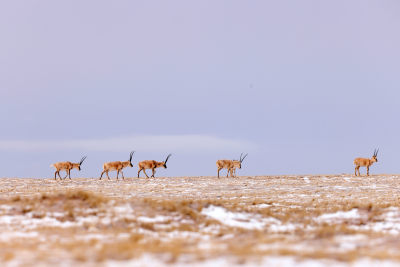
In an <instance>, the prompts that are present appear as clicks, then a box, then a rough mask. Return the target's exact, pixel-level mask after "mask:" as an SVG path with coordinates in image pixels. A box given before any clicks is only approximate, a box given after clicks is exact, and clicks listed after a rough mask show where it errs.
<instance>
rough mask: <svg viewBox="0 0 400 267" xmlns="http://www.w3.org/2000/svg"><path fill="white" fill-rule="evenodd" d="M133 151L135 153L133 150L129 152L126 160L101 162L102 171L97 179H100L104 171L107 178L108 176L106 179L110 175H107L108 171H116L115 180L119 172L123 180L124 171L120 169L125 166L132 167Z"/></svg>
mask: <svg viewBox="0 0 400 267" xmlns="http://www.w3.org/2000/svg"><path fill="white" fill-rule="evenodd" d="M133 153H135V151H132V152H131V154H130V156H129V160H127V161H112V162H106V163H104V164H103V172H102V173H101V175H100V179H99V180H101V178H102V177H103V174H104V173H106V174H107V178H108V180H110V176H108V172H109V171H117V180H118V175H119V173H120V172H121V173H122V178H123V179H124V180H125V177H124V172H123V171H122V169H123V168H126V167H131V168H132V167H133V165H132V157H133Z"/></svg>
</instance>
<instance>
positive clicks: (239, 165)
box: [230, 153, 248, 177]
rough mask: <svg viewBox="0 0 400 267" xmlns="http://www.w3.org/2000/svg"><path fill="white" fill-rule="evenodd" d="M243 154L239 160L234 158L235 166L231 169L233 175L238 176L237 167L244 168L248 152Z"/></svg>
mask: <svg viewBox="0 0 400 267" xmlns="http://www.w3.org/2000/svg"><path fill="white" fill-rule="evenodd" d="M242 155H243V153H242V154H240V159H239V160H232V161H233V166H232V168H231V169H230V173H231V177H236V168H239V169H241V168H242V162H243V160H244V159H245V158H246V157H247V155H248V154H246V155H244V157H243V158H242Z"/></svg>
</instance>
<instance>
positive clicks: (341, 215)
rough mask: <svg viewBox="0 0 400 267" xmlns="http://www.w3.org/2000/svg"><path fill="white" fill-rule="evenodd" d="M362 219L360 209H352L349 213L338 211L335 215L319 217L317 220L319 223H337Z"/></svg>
mask: <svg viewBox="0 0 400 267" xmlns="http://www.w3.org/2000/svg"><path fill="white" fill-rule="evenodd" d="M360 218H361V214H360V213H359V211H358V209H352V210H349V211H338V212H335V213H328V214H323V215H321V216H319V217H317V218H316V219H315V220H316V221H318V222H336V221H345V220H351V219H360Z"/></svg>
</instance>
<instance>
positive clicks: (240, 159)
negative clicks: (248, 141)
mask: <svg viewBox="0 0 400 267" xmlns="http://www.w3.org/2000/svg"><path fill="white" fill-rule="evenodd" d="M242 155H243V153H240V158H239V161H240V162H242Z"/></svg>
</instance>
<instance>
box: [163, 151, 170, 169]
mask: <svg viewBox="0 0 400 267" xmlns="http://www.w3.org/2000/svg"><path fill="white" fill-rule="evenodd" d="M169 157H171V154H168V156H167V158H166V159H165V160H164V161H163V167H164V169H166V168H167V161H168V159H169Z"/></svg>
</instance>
